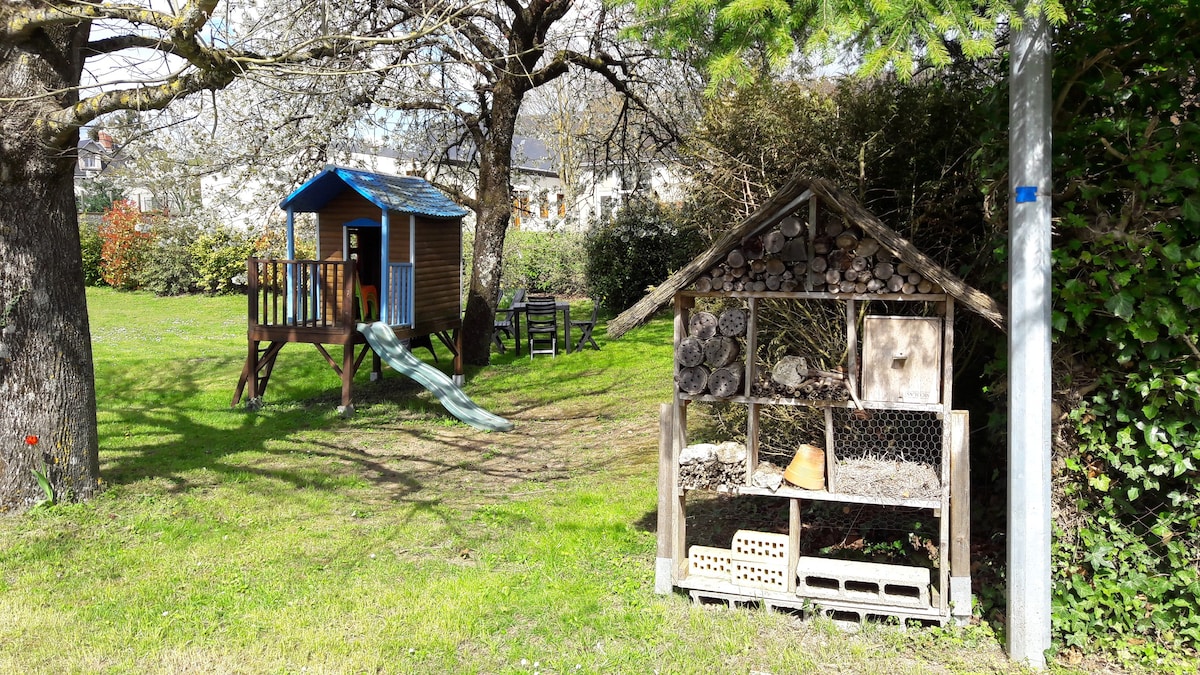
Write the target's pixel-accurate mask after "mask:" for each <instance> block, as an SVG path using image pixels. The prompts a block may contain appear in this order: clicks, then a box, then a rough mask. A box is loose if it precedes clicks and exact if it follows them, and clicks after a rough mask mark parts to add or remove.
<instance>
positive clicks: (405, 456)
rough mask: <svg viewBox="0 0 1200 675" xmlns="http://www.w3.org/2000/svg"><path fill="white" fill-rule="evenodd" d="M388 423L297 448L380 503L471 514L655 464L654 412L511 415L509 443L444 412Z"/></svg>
mask: <svg viewBox="0 0 1200 675" xmlns="http://www.w3.org/2000/svg"><path fill="white" fill-rule="evenodd" d="M364 412H365V413H367V414H375V415H376V416H377V413H372V412H371V411H363V410H362V409H360V414H361V413H364ZM388 417H389V419H388V421H386V422H383V423H377V422H376V423H367V422H365V421H360V420H350V421H347V422H346V423H345V424H344V426H343V427H342V428H341V429H337V430H333V431H332V432H331V431H330V430H320V431H314V432H311V433H304V434H300V435H298V436H296V437H294V439H293V440H294V441H296V442H297V443H298V444H301V445H303V446H305V447H306V448H307V449H308V451H310V452H317V453H320V454H323V455H325V456H328V457H330V458H333V459H337V460H340V461H338V462H336V466H335V467H334V468H333V469H331V470H332V471H334V472H336V473H340V474H343V475H354V476H358V477H361V478H363V479H365V480H367V481H369V482H370V483H371V484H372V489H373V490H375V491H377V493H378V499H380V500H384V501H423V500H433V501H436V502H438V503H441V504H454V505H462V506H465V505H470V506H474V507H478V506H481V505H485V504H488V503H492V502H495V501H500V500H504V499H508V498H511V497H512V496H513V495H515V494H525V493H530V492H533V491H536V490H537V484H539V483H553V482H556V481H562V480H566V479H569V478H572V477H574V476H577V475H580V474H583V473H594V472H597V471H601V470H618V471H620V470H621V469H622V468H628V469H634V468H637V467H644V466H646V464H647V463H653V462H655V461H656V457H657V443H658V418H657V411H647V412H646V413H645V414H635V415H633V416H627V417H621V418H614V417H611V416H607V415H597V414H595V413H594V412H591V411H585V410H581V409H578V408H576V407H574V406H543V407H537V408H531V409H528V410H524V411H521V412H519V413H516V414H512V415H510V417H509V419H510V420H511V421H512V422H513V423H514V424H515V428H514V429H513V430H512V431H511V432H506V433H501V432H485V431H478V430H475V429H472V428H470V427H468V426H466V425H463V424H458V423H452V422H450V421H449V420H447V419H446V418H445V413H444V411H443V412H441V414H440V415H439V414H438V413H437V412H435V411H432V410H431V411H428V412H427V411H424V410H417V411H408V410H404V411H396V412H395V413H394V414H393V413H391V412H389V415H388ZM339 467H340V468H339Z"/></svg>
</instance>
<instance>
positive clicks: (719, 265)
mask: <svg viewBox="0 0 1200 675" xmlns="http://www.w3.org/2000/svg"><path fill="white" fill-rule="evenodd" d="M805 204H807V205H808V209H806V210H805V211H807V215H806V216H805V217H803V218H800V217H796V216H795V215H794V214H796V213H801V211H800V207H801V206H803V205H805ZM822 207H823V208H825V209H827V210H828V211H830V212H832V213H833V214H835V215H836V216H838V217H839V218H840V223H837V222H834V223H833V228H832V230H833V231H835V232H837V234H836V235H833V236H832V241H830V235H829V234H828V232H829V231H830V230H829V229H826V230H824V231H822V232H820V233H818V232H817V228H816V227H815V225H810V224H811V223H815V222H818V221H820V220H821V218H820V216H818V215H817V214H818V212H819V210H820V209H821V208H822ZM806 220H807V221H809V223H810V224H806V223H805V221H806ZM824 222H827V223H828V222H829V220H828V219H826V220H825V221H824ZM818 235H820V236H818ZM747 263H754V264H753V265H752V266H747ZM759 268H762V269H759ZM734 270H740V272H741V274H742V276H741V277H738V278H737V280H736V281H727V280H725V279H726V278H727V277H728V276H729V275H728V274H727V273H729V272H733V271H734ZM785 272H790V274H785ZM850 272H853V277H854V278H853V279H851V278H850V277H851V276H852V275H851V274H849V273H850ZM726 283H729V284H731V286H730V287H726V286H725V285H724V284H726ZM735 283H740V284H741V285H742V288H741V290H743V291H750V292H762V291H781V292H791V293H804V292H811V293H845V294H864V293H870V294H877V295H887V294H895V295H912V294H916V293H919V294H929V293H937V294H940V293H946V294H949V295H950V296H952V297H954V298H955V299H956V300H958V301H959V302H961V303H962V304H963V305H965V306H966V307H967V308H968V309H970V310H971V311H973V312H975V313H977V314H979V315H980V316H982V317H983V318H985V319H987V320H988V321H989V322H991V323H992V324H993V325H995V326H996V327H997V328H1000V329H1001V330H1004V328H1005V315H1004V309H1003V308H1002V307H1001V306H1000V304H999V303H997V302H996V301H995V300H994V299H992V298H991V297H990V296H989V295H987V294H986V293H983V292H982V291H979V290H976V289H975V288H972V287H971V286H969V285H967V283H966V282H964V281H963V280H962V279H960V278H958V277H957V276H955V275H954V274H953V273H951V272H949V271H948V270H946V269H945V268H943V267H942V266H940V265H938V264H937V263H936V262H934V260H933V259H932V258H930V257H928V256H926V255H925V254H924V253H921V252H920V251H919V250H917V248H916V247H915V246H913V245H912V243H911V242H909V241H908V240H906V239H905V238H904V237H902V236H900V234H899V233H897V232H896V231H895V230H893V229H891V228H890V227H888V226H887V225H884V224H883V221H881V220H879V218H877V217H875V215H874V214H872V213H871V212H870V211H867V210H866V209H865V208H864V207H863V206H862V205H861V204H859V203H858V201H857V200H855V199H854V198H853V197H850V196H849V195H847V194H845V193H843V192H841V191H840V190H838V189H837V188H836V187H834V186H833V185H832V184H830V183H829V182H827V181H824V180H821V179H813V178H800V177H795V178H792V179H791V180H789V181H788V182H787V183H786V184H784V186H783V187H781V188H780V189H779V190H778V191H777V192H776V193H775V194H773V195H772V196H771V198H770V199H768V200H767V201H766V203H764V204H763V205H762V206H761V207H760V208H759V209H758V210H757V211H755V212H754V213H752V214H751V215H750V216H749V217H747V218H746V219H745V220H743V221H742V222H741V223H739V224H738V225H737V226H735V227H734V228H732V229H730V230H729V231H728V232H726V233H725V235H724V236H722V237H721V238H720V239H718V240H717V241H716V242H714V243H713V245H712V246H711V247H709V249H708V250H706V251H705V252H703V253H701V254H700V255H698V256H696V258H695V259H693V260H692V261H691V262H690V263H688V264H687V265H685V266H684V267H683V268H681V269H680V270H679V271H678V272H676V273H675V274H672V275H671V276H670V277H669V278H668V279H667V280H666V281H664V282H662V283H661V284H659V285H658V286H657V287H655V288H654V289H653V290H652V291H651V292H650V293H648V294H646V295H645V296H644V297H643V298H642V299H641V300H639V301H638V302H637V303H635V304H634V305H633V306H632V307H630V308H629V309H627V310H625V311H624V312H622V313H621V314H620V315H618V316H617V317H615V318H614V319H613V320H612V321H609V323H608V336H609V337H610V338H613V339H615V338H619V337H620V336H622V335H624V334H625V332H626V331H628V330H630V329H632V328H635V327H637V326H639V325H641V324H643V323H645V322H646V321H647V320H648V319H649V318H650V317H651V316H652V315H653V314H654V313H655V312H656V311H658V310H659V309H660V308H662V307H663V306H664V305H666V304H667V303H668V302H670V301H671V298H672V297H674V295H675V294H676V293H678V292H679V291H682V290H685V289H688V288H692V289H694V290H698V291H701V292H707V291H731V292H734V291H735V289H736V286H732V284H735ZM747 283H748V284H750V285H751V286H750V288H746V284H747ZM717 284H721V286H720V287H718V286H717ZM760 285H761V287H759V286H760Z"/></svg>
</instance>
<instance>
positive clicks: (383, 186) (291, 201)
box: [279, 166, 467, 218]
mask: <svg viewBox="0 0 1200 675" xmlns="http://www.w3.org/2000/svg"><path fill="white" fill-rule="evenodd" d="M347 188H349V189H352V190H354V191H355V192H357V193H358V194H360V195H362V196H363V198H365V199H366V200H367V201H369V202H371V203H372V204H374V205H376V206H378V207H379V208H381V209H386V210H389V211H396V212H399V213H410V214H414V215H418V216H426V217H429V218H461V217H463V216H465V215H467V210H466V209H464V208H463V207H462V206H459V205H458V204H457V203H455V202H454V200H452V199H450V197H448V196H447V195H446V193H444V192H442V191H441V190H439V189H437V188H436V187H434V186H433V185H432V184H430V183H429V181H427V180H425V179H424V178H418V177H415V176H391V175H388V174H381V173H372V172H370V171H361V170H358V169H347V168H344V167H340V166H328V167H326V168H325V170H323V171H322V172H321V173H319V174H317V175H316V176H313V177H312V178H310V179H309V180H308V182H307V183H305V184H304V185H301V186H300V187H299V188H298V189H297V190H296V191H295V192H293V193H292V194H290V195H288V196H287V198H286V199H284V200H283V201H282V202H280V203H279V208H281V209H291V210H292V211H293V212H297V213H311V212H315V211H319V210H321V209H322V208H323V207H324V206H325V205H326V204H328V203H329V201H330V200H331V199H333V198H334V197H337V196H338V195H340V194H341V193H342V192H344V191H345V190H346V189H347Z"/></svg>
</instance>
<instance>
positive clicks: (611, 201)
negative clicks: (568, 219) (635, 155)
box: [576, 160, 684, 229]
mask: <svg viewBox="0 0 1200 675" xmlns="http://www.w3.org/2000/svg"><path fill="white" fill-rule="evenodd" d="M683 180H684V179H683V176H682V174H681V172H680V171H679V169H678V168H677V167H675V166H672V165H670V164H668V163H666V162H663V161H662V160H648V161H642V162H625V163H623V164H619V165H617V166H616V167H610V168H608V169H604V168H602V167H585V168H584V170H583V172H582V176H581V178H580V181H579V183H580V184H579V186H578V193H577V194H578V195H579V197H578V199H577V204H576V209H577V214H578V216H577V222H578V223H579V225H580V227H581V228H582V229H587V228H588V227H590V226H591V224H592V223H597V222H603V221H606V220H608V219H610V218H612V217H613V214H615V213H616V212H617V210H618V209H619V208H621V206H623V205H624V204H625V202H626V201H628V200H629V199H630V198H631V197H632V196H634V195H650V196H653V197H654V198H656V199H658V200H660V201H663V202H669V203H675V202H679V201H682V199H683V190H682V186H683Z"/></svg>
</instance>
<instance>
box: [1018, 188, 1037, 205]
mask: <svg viewBox="0 0 1200 675" xmlns="http://www.w3.org/2000/svg"><path fill="white" fill-rule="evenodd" d="M1036 201H1037V187H1036V186H1033V185H1022V186H1020V187H1018V188H1017V203H1018V204H1024V203H1027V202H1036Z"/></svg>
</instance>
